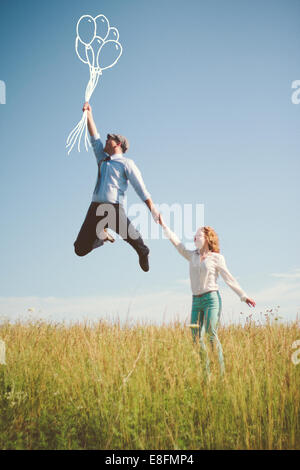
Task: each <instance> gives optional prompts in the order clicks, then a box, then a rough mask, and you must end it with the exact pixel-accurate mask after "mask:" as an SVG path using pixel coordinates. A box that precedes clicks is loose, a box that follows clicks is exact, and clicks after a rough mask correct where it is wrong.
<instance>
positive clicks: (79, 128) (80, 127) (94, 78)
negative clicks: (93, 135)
mask: <svg viewBox="0 0 300 470" xmlns="http://www.w3.org/2000/svg"><path fill="white" fill-rule="evenodd" d="M100 75H102V72H101V69H100V68H99V69H97V70H96V69H95V67H92V66H90V79H89V81H88V84H87V87H86V91H85V101H90V99H91V96H92V94H93V93H94V91H95V88H96V86H97V83H98V80H99V76H100ZM83 134H84V146H85V149H86V151H88V146H89V147H91V143H90V141H89V138H88V126H87V113H86V111H84V113H83V116H82V118H81V120H80V121H79V122H78V124H77V125H76V126H75V127H74V129H73V130H72V131H71V132H70V134H69V136H68V138H67V145H66V147H67V148H68V147H70V148H69V151H68V155H69V154H70V152H71V151H72V149H73V147H74V145H75V144H76V141H78V142H77V144H78V145H77V148H78V151H79V152H80V143H81V139H82V136H83Z"/></svg>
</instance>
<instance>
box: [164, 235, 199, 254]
mask: <svg viewBox="0 0 300 470" xmlns="http://www.w3.org/2000/svg"><path fill="white" fill-rule="evenodd" d="M164 233H165V235H166V237H167V238H168V239H169V240H170V241H171V242H172V243H173V245H174V246H175V248H176V250H177V251H178V252H179V253H180V254H181V255H182V256H183V257H184V258H185V259H187V260H188V261H190V260H191V258H192V256H193V253H194V252H193V251H192V250H187V249H186V247H185V246H184V244H183V243H182V242H181V241H180V240H179V238H178V237H177V235H176V234H175V233H174V232H172V230H170V229H169V227H165V228H164Z"/></svg>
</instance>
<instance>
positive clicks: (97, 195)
mask: <svg viewBox="0 0 300 470" xmlns="http://www.w3.org/2000/svg"><path fill="white" fill-rule="evenodd" d="M91 143H92V147H93V150H94V153H95V156H96V160H97V164H98V166H99V164H100V162H101V161H102V160H103V159H104V158H106V157H107V154H106V153H105V152H104V150H103V143H102V141H101V139H100V136H99V135H96V136H94V137H91ZM128 181H130V183H131V184H132V186H133V187H134V189H135V191H136V193H137V194H138V196H139V197H140V198H141V199H142V201H146V200H147V199H150V198H151V195H150V193H149V192H148V191H147V189H146V186H145V183H144V181H143V178H142V175H141V172H140V170H139V169H138V167H137V166H136V164H135V163H134V161H133V160H131V159H130V158H127V157H124V155H123V154H114V155H111V159H110V160H109V161H106V162H104V161H103V162H102V163H101V176H100V184H99V185H98V184H97V183H98V177H97V182H96V186H95V190H94V193H93V198H92V201H93V202H111V203H113V204H116V203H122V200H123V198H124V195H125V191H126V189H127V188H128ZM97 187H98V190H97Z"/></svg>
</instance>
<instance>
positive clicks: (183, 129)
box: [0, 0, 300, 321]
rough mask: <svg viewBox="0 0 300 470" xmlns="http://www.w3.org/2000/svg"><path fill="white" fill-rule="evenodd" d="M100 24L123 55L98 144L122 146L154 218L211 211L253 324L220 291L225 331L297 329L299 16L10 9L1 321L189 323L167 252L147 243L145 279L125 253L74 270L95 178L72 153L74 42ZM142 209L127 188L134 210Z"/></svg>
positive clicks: (289, 8) (165, 7) (205, 5)
mask: <svg viewBox="0 0 300 470" xmlns="http://www.w3.org/2000/svg"><path fill="white" fill-rule="evenodd" d="M100 13H102V14H104V15H105V16H106V17H107V18H108V19H109V20H110V23H111V25H112V26H116V27H117V28H118V30H119V32H120V42H121V44H122V46H123V55H122V57H121V58H120V60H119V62H118V63H117V64H116V66H115V67H113V68H112V69H110V70H107V71H104V72H103V75H102V77H101V78H100V80H99V83H98V86H97V88H96V90H95V92H94V94H93V96H92V99H91V105H92V107H93V111H94V117H95V121H96V124H97V126H98V130H99V132H100V134H101V136H103V137H105V136H106V133H107V132H112V133H120V134H123V135H125V136H126V137H127V138H128V139H129V141H130V145H131V147H130V151H129V153H128V157H130V158H132V159H133V160H134V161H135V163H136V164H137V165H138V167H139V168H140V170H141V171H142V174H143V177H144V181H145V183H146V187H147V189H148V190H149V191H150V193H151V195H152V199H153V200H154V202H156V203H157V204H162V203H166V204H170V205H171V204H173V203H179V204H181V205H182V204H192V205H193V207H195V205H196V204H204V216H205V219H204V222H205V225H210V226H212V227H214V228H215V230H216V231H217V233H218V234H219V237H220V243H221V252H222V254H224V256H225V259H226V261H227V265H228V267H229V269H230V270H231V272H232V274H233V275H234V276H236V277H237V278H238V280H239V282H240V284H241V286H242V288H243V289H244V290H245V291H246V292H247V293H248V295H249V296H250V297H252V298H254V300H256V301H257V308H256V309H255V310H253V311H252V312H250V309H249V308H248V307H247V306H246V305H245V304H241V303H240V300H239V298H238V297H237V296H236V295H235V294H234V292H232V291H230V290H229V289H228V288H227V287H226V286H224V283H223V281H220V287H221V292H222V294H223V313H224V319H225V318H226V316H227V317H232V318H233V319H235V320H237V319H239V318H240V311H241V310H242V311H243V312H245V314H248V313H253V314H254V315H256V316H257V317H258V316H259V315H260V312H263V311H264V310H265V309H266V308H269V307H271V308H272V307H275V306H278V305H280V314H281V315H282V316H283V317H284V318H285V319H287V320H288V319H294V318H295V317H296V315H297V313H298V312H299V311H300V260H299V245H298V240H299V228H300V227H299V226H300V222H299V215H298V212H299V123H300V105H296V104H293V103H292V100H291V96H292V92H293V90H292V88H291V87H292V82H293V81H294V80H299V79H300V49H299V43H300V42H299V41H300V23H299V14H300V2H299V1H298V0H297V1H296V0H289V1H283V0H282V1H281V0H276V1H271V0H265V1H264V2H261V1H258V0H254V1H245V0H243V1H237V0H235V1H233V0H226V1H223V0H218V1H214V0H213V1H211V0H210V1H199V0H187V1H186V2H181V1H177V0H164V1H163V2H162V1H159V0H153V1H151V2H147V1H145V0H109V1H99V0H97V1H95V0H86V1H84V2H83V1H79V0H72V1H70V0H60V1H57V0H53V1H52V2H46V1H42V2H41V1H35V0H22V1H21V0H19V1H16V0H10V1H8V0H1V2H0V58H1V62H0V80H2V81H4V82H5V84H6V104H3V105H2V104H1V105H0V136H1V137H0V155H1V160H0V165H1V173H0V174H1V183H0V191H1V201H2V204H1V208H2V210H1V219H2V223H1V248H0V249H1V284H0V285H1V289H0V315H4V316H7V317H9V318H11V319H13V318H15V317H16V316H21V317H22V318H24V317H25V316H26V315H27V314H28V311H27V309H28V308H34V309H35V312H39V315H41V316H42V317H45V318H46V317H47V316H52V317H53V318H56V319H59V320H61V319H63V318H64V319H77V318H81V317H82V316H89V317H90V318H100V317H104V316H105V315H121V316H122V317H124V315H125V316H126V315H127V312H129V313H128V315H129V317H130V318H132V319H137V320H138V319H142V318H143V319H144V318H145V319H148V320H149V321H151V320H153V321H161V320H162V318H171V317H173V316H174V315H178V316H179V317H180V319H186V318H188V317H189V312H190V308H191V291H190V287H189V283H188V276H189V275H188V263H187V262H186V261H185V260H184V259H183V258H181V257H180V255H179V254H178V253H177V252H176V250H175V249H174V247H173V246H172V245H171V244H170V242H169V241H167V240H163V239H162V238H160V239H159V240H147V245H148V246H149V248H150V250H151V253H150V271H149V272H148V273H144V272H143V271H142V270H141V269H140V267H139V264H138V258H137V255H136V253H135V252H134V251H133V250H132V248H131V247H129V246H128V245H127V244H126V243H124V242H123V241H122V240H117V242H116V243H115V244H114V245H109V246H107V245H108V244H106V245H105V246H104V247H103V248H100V249H98V250H96V251H94V252H92V253H91V254H89V255H88V256H87V257H85V258H78V257H76V255H75V254H74V250H73V242H74V240H75V239H76V237H77V234H78V231H79V229H80V227H81V224H82V223H83V220H84V217H85V215H86V212H87V209H88V206H89V204H90V201H91V197H92V192H93V189H94V185H95V180H96V175H97V166H96V160H95V157H94V155H93V153H92V150H89V152H88V153H87V152H86V151H85V150H84V148H83V147H82V150H81V152H80V153H78V152H77V150H75V149H74V150H73V152H72V153H71V154H70V155H69V156H68V155H67V151H66V149H65V144H66V138H67V136H68V134H69V132H70V131H71V130H72V128H73V127H74V126H75V125H76V123H77V122H78V121H79V119H80V118H81V108H82V104H83V102H84V91H85V87H86V84H87V81H88V78H89V76H88V67H87V66H85V65H84V64H82V63H81V62H80V61H79V59H78V57H77V56H76V54H75V50H74V41H75V36H76V31H75V28H76V23H77V20H78V19H79V18H80V16H82V15H84V14H90V15H92V16H96V15H98V14H100ZM135 203H140V200H139V199H138V197H137V195H136V194H135V192H134V190H133V189H132V188H129V190H128V199H127V205H128V206H130V205H131V204H135ZM196 228H197V227H195V231H196ZM171 229H174V226H171ZM184 241H188V240H184ZM164 316H165V317H164Z"/></svg>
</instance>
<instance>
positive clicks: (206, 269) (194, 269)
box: [164, 227, 248, 301]
mask: <svg viewBox="0 0 300 470" xmlns="http://www.w3.org/2000/svg"><path fill="white" fill-rule="evenodd" d="M164 233H165V235H166V237H167V238H169V240H170V241H171V242H172V243H173V245H174V246H175V247H176V249H177V250H178V251H179V253H180V254H181V255H182V256H183V257H184V258H185V259H187V260H188V261H189V262H190V281H191V288H192V293H193V295H201V294H205V292H209V291H211V290H219V287H218V284H217V278H218V275H219V274H221V276H222V278H223V279H224V281H225V282H226V284H227V285H228V286H229V287H231V289H232V290H234V292H236V294H237V295H238V296H239V297H240V299H241V301H245V300H246V299H247V298H248V295H247V294H246V293H245V292H244V291H243V289H242V288H241V286H240V285H239V283H238V282H237V280H236V279H235V278H234V277H233V276H232V274H231V273H230V272H229V271H228V269H227V266H226V262H225V258H224V256H223V255H221V254H220V253H214V252H212V251H211V252H209V253H208V255H207V257H206V258H205V259H204V260H203V261H200V254H199V251H198V250H187V249H186V248H185V246H184V245H183V243H181V241H180V240H179V238H178V237H177V235H176V234H175V233H174V232H172V231H171V230H170V229H169V228H168V227H166V228H165V229H164Z"/></svg>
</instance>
